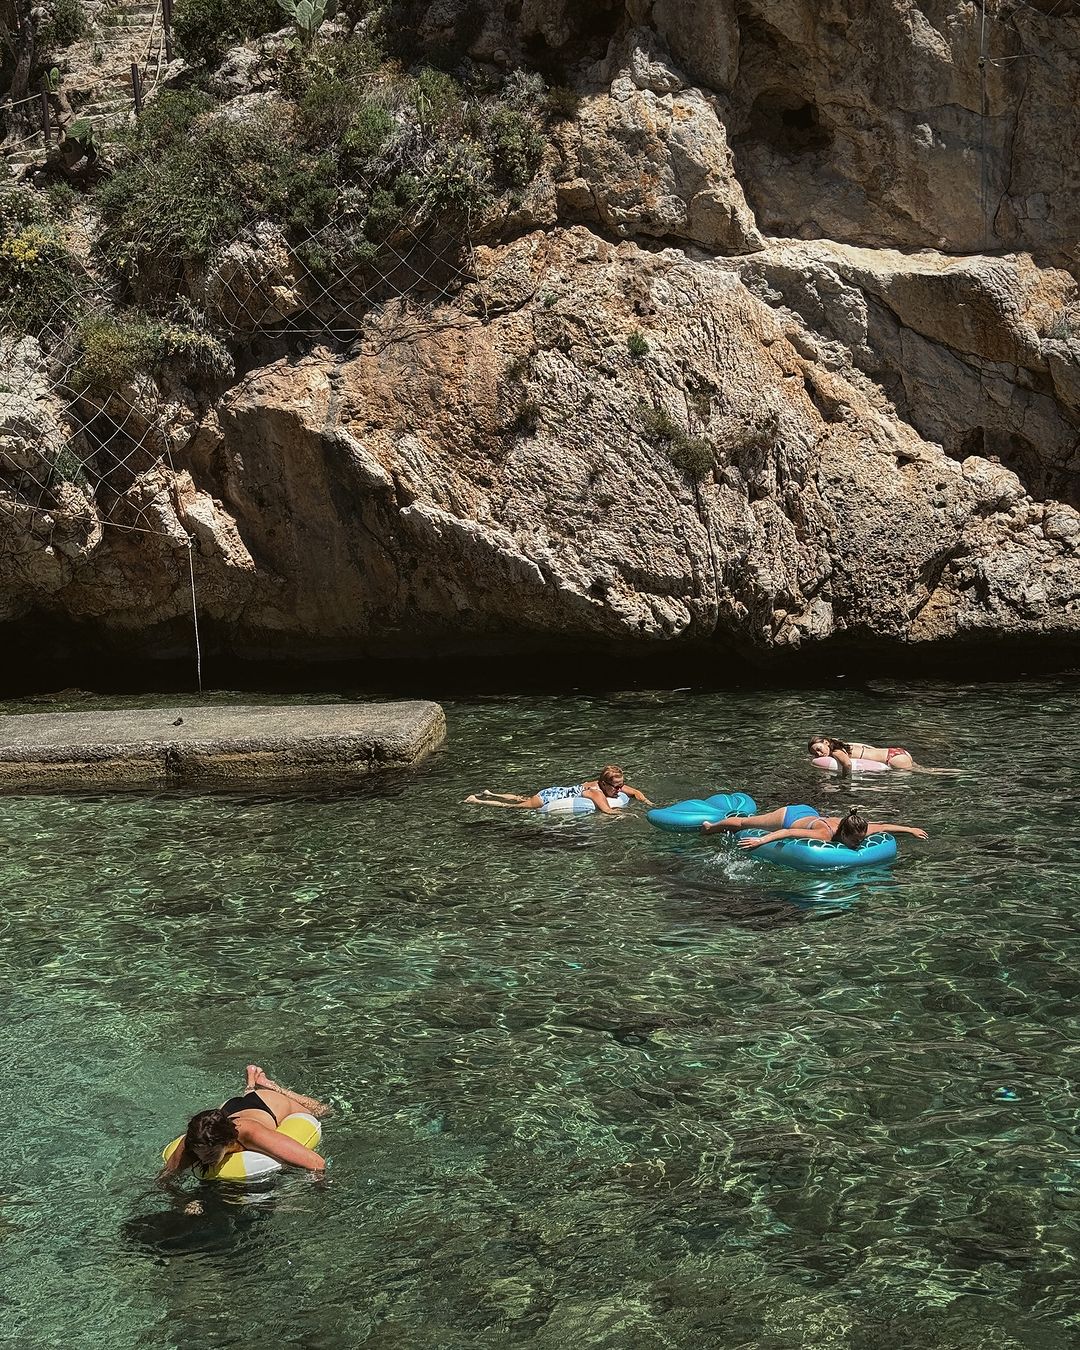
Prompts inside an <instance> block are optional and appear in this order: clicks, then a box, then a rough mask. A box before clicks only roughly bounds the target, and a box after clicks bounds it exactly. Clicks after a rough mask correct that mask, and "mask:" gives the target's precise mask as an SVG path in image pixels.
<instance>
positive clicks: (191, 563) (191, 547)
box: [187, 534, 203, 694]
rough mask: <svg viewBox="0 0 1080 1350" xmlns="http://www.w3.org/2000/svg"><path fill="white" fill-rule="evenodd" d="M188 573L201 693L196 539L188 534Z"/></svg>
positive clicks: (200, 689)
mask: <svg viewBox="0 0 1080 1350" xmlns="http://www.w3.org/2000/svg"><path fill="white" fill-rule="evenodd" d="M187 550H188V555H187V556H188V573H189V574H190V577H191V622H192V626H193V627H194V629H195V682H196V684H197V685H198V688H199V693H200V694H201V693H202V691H203V688H202V644H201V643H200V641H199V606H198V602H197V601H196V599H195V541H194V540H193V539H192V537H191V535H190V534H189V535H188V541H187Z"/></svg>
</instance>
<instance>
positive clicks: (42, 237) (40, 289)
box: [0, 186, 89, 340]
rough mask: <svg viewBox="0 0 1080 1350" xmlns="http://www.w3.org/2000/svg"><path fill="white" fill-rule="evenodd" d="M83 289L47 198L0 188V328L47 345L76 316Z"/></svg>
mask: <svg viewBox="0 0 1080 1350" xmlns="http://www.w3.org/2000/svg"><path fill="white" fill-rule="evenodd" d="M88 289H89V282H88V280H87V277H86V274H85V272H84V270H83V268H82V266H81V264H80V263H79V262H78V260H77V259H76V258H75V257H74V256H73V255H72V253H71V251H70V250H69V249H68V247H67V245H66V243H65V242H64V238H63V234H62V232H61V231H60V229H59V228H58V227H57V226H56V224H55V223H54V221H53V219H52V212H51V209H50V205H49V202H48V199H47V198H46V197H45V196H44V195H43V194H41V193H36V192H32V191H30V189H28V188H23V187H14V186H12V187H5V188H2V189H0V297H2V298H0V329H2V330H3V331H4V332H7V333H11V334H14V335H16V336H19V337H22V336H25V335H27V334H29V335H31V336H33V337H44V338H46V340H48V338H49V336H50V334H58V333H59V332H60V331H61V330H62V329H63V327H64V325H65V323H66V321H67V319H68V317H69V316H70V315H71V314H73V313H76V312H77V311H78V309H79V307H80V305H81V304H82V296H83V294H84V292H85V291H87V290H88Z"/></svg>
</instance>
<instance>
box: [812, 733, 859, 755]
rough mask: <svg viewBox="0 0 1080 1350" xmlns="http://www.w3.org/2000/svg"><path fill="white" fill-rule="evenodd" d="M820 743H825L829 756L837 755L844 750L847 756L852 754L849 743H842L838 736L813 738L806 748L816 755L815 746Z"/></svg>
mask: <svg viewBox="0 0 1080 1350" xmlns="http://www.w3.org/2000/svg"><path fill="white" fill-rule="evenodd" d="M819 741H824V742H825V752H826V754H829V755H835V754H836V752H837V750H843V752H844V754H845V755H850V754H851V746H850V745H848V743H847V741H841V740H839V739H838V738H837V737H836V736H811V737H810V739H809V740H808V741H807V742H806V748H807V750H809V751H810V753H811V754H813V753H814V746H815V745H817V743H818V742H819Z"/></svg>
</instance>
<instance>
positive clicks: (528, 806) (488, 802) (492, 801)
mask: <svg viewBox="0 0 1080 1350" xmlns="http://www.w3.org/2000/svg"><path fill="white" fill-rule="evenodd" d="M465 801H466V802H468V803H471V804H472V805H473V806H502V807H505V808H506V809H507V810H510V811H513V810H526V811H535V810H536V808H537V807H538V806H543V802H542V801H541V800H540V797H539V795H537V796H534V797H518V798H517V799H516V800H514V801H510V802H501V801H499V800H498V799H497V798H496V797H494V796H491V797H478V796H477V795H476V794H475V793H474V794H473V795H472V796H471V797H466V798H465Z"/></svg>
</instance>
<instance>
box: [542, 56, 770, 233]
mask: <svg viewBox="0 0 1080 1350" xmlns="http://www.w3.org/2000/svg"><path fill="white" fill-rule="evenodd" d="M597 74H598V76H599V78H600V79H602V80H603V81H604V84H603V86H602V88H603V92H602V94H600V95H598V96H596V97H592V98H589V99H587V100H586V101H585V103H584V106H583V107H582V109H581V111H580V113H579V115H578V118H577V124H576V130H577V132H578V137H579V139H578V147H577V149H578V155H577V159H578V168H577V175H576V178H575V180H574V181H573V182H572V183H571V184H569V185H568V186H567V187H566V188H565V189H564V191H563V202H564V205H566V206H569V207H570V208H571V209H573V207H574V206H575V204H576V205H577V206H578V207H584V208H585V210H584V212H582V214H586V215H588V214H594V215H595V216H598V217H599V219H600V220H601V221H602V222H603V223H604V224H605V225H608V226H610V227H612V228H614V229H615V230H617V231H618V232H620V233H622V234H647V235H658V236H661V237H668V238H681V239H689V240H694V241H696V242H698V243H701V244H704V245H706V246H707V247H709V248H715V249H718V250H720V251H722V252H728V253H745V252H748V251H752V250H754V249H757V248H760V247H761V246H762V241H761V236H760V234H759V233H758V230H757V226H756V225H755V223H754V217H753V214H752V212H751V211H750V208H749V207H748V206H747V204H746V199H745V198H744V196H743V192H742V188H741V187H740V186H739V184H738V181H737V180H736V178H735V162H734V158H733V156H732V153H731V150H730V149H729V147H728V143H727V137H726V135H725V133H724V128H723V126H722V125H721V123H720V120H719V118H718V117H717V113H716V108H715V107H714V105H713V103H712V102H711V101H710V99H709V98H708V97H707V96H706V95H705V94H704V93H702V91H701V90H699V89H690V88H687V87H686V81H685V78H684V77H683V75H682V74H681V73H680V72H679V70H678V69H677V68H676V67H675V66H674V65H673V64H672V62H671V60H670V58H669V57H668V56H667V54H666V52H664V51H663V50H662V49H661V48H660V47H659V45H658V44H657V41H656V39H655V37H654V36H653V35H652V34H651V33H650V32H649V31H648V30H646V29H634V30H632V31H631V32H630V33H629V34H628V36H627V38H626V40H625V42H624V43H623V44H622V45H621V47H620V48H619V49H618V50H617V51H613V52H612V53H611V54H610V55H609V57H608V59H607V60H606V61H605V62H604V63H602V65H601V66H600V67H599V68H598V72H597ZM589 207H592V208H593V211H592V212H590V211H589Z"/></svg>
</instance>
